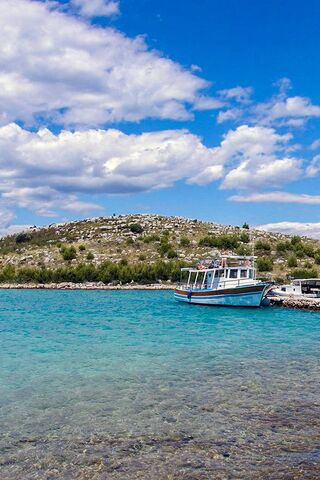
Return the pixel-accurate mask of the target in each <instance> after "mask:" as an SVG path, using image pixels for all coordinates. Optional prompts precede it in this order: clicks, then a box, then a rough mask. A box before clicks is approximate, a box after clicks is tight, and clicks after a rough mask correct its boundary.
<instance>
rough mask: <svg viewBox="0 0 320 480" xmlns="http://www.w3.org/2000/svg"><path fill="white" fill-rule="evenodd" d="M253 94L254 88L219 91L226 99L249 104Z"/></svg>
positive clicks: (234, 88)
mask: <svg viewBox="0 0 320 480" xmlns="http://www.w3.org/2000/svg"><path fill="white" fill-rule="evenodd" d="M252 92H253V89H252V87H240V86H238V87H233V88H228V89H225V90H219V92H218V94H219V95H220V96H221V97H222V98H224V99H228V100H230V99H232V100H235V101H236V102H238V103H249V102H250V97H251V94H252Z"/></svg>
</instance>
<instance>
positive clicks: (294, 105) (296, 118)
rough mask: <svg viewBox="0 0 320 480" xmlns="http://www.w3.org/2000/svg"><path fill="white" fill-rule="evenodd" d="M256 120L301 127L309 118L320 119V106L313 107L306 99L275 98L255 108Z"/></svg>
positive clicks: (297, 97)
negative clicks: (279, 122)
mask: <svg viewBox="0 0 320 480" xmlns="http://www.w3.org/2000/svg"><path fill="white" fill-rule="evenodd" d="M255 114H256V115H257V118H258V120H260V121H264V122H268V123H272V122H274V121H279V120H280V121H281V122H282V124H287V125H291V126H301V125H303V124H304V123H305V121H306V120H307V119H309V118H314V117H320V106H318V105H313V104H312V102H311V100H310V99H309V98H306V97H299V96H296V97H287V98H282V97H276V98H274V99H272V100H271V101H269V102H266V103H260V104H258V105H257V106H256V107H255Z"/></svg>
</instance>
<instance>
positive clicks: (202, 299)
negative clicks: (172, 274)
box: [174, 282, 268, 307]
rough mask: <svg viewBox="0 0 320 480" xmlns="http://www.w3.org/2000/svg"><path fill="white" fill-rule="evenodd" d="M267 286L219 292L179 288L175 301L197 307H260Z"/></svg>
mask: <svg viewBox="0 0 320 480" xmlns="http://www.w3.org/2000/svg"><path fill="white" fill-rule="evenodd" d="M267 286H268V285H267V284H265V283H262V282H261V283H258V284H256V285H250V286H239V287H235V288H228V289H227V288H226V289H218V290H184V289H179V288H177V289H176V290H175V292H174V298H175V300H177V301H179V302H185V303H192V304H197V305H212V306H225V307H227V306H228V307H260V306H261V303H262V300H263V297H264V293H265V289H266V288H267Z"/></svg>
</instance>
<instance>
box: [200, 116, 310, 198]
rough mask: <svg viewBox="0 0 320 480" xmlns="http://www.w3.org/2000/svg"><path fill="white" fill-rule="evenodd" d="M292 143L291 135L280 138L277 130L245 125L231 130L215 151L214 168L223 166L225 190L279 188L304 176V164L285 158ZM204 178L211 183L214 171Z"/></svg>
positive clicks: (203, 173)
mask: <svg viewBox="0 0 320 480" xmlns="http://www.w3.org/2000/svg"><path fill="white" fill-rule="evenodd" d="M290 139H291V135H290V134H284V135H280V134H278V133H277V132H276V131H275V130H274V129H273V128H267V127H262V126H255V127H249V126H248V125H241V126H240V127H238V128H237V129H235V130H230V131H229V132H228V133H227V134H226V135H225V136H224V139H223V140H222V142H221V144H220V146H219V147H216V148H214V149H213V159H214V165H215V166H216V165H222V166H223V172H224V173H223V174H224V179H223V182H222V185H221V187H222V188H225V189H230V188H235V189H246V188H250V189H252V188H256V187H257V186H260V185H261V186H272V187H276V186H279V185H282V184H285V183H287V182H290V181H292V180H295V179H297V178H298V177H299V176H300V175H301V173H302V171H301V161H300V160H299V159H296V158H293V157H288V156H287V155H285V149H286V146H287V143H288V142H289V140H290ZM215 168H216V167H215ZM200 178H201V179H205V178H207V182H209V181H211V171H210V167H207V169H205V170H204V171H203V172H202V173H201V176H200ZM195 181H197V177H196V178H195Z"/></svg>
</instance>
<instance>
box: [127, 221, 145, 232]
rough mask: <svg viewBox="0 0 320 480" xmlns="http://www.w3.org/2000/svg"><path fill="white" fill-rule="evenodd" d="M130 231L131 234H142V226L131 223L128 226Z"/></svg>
mask: <svg viewBox="0 0 320 480" xmlns="http://www.w3.org/2000/svg"><path fill="white" fill-rule="evenodd" d="M129 228H130V230H131V232H132V233H142V232H143V226H142V225H140V223H132V224H131V225H130V226H129Z"/></svg>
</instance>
